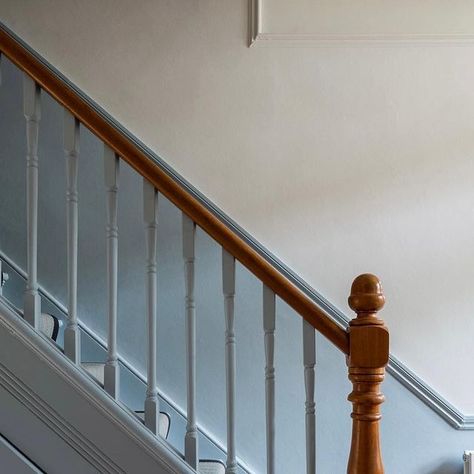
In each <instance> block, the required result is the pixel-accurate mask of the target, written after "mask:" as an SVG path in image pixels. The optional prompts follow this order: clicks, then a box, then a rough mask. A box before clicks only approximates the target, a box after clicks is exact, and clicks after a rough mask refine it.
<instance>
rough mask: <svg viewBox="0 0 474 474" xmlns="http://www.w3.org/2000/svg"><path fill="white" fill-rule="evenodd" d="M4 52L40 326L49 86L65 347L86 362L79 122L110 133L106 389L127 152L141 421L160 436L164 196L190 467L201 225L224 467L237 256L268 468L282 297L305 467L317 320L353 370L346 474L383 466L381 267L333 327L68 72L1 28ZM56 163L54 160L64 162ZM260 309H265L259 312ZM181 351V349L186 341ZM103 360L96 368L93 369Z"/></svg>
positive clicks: (311, 442) (114, 361)
mask: <svg viewBox="0 0 474 474" xmlns="http://www.w3.org/2000/svg"><path fill="white" fill-rule="evenodd" d="M0 52H2V53H3V54H5V55H6V56H8V57H9V58H10V59H11V60H12V61H13V62H14V63H15V64H16V65H17V66H18V67H20V69H22V70H23V71H24V97H23V100H24V115H25V118H26V131H27V133H26V141H27V157H26V169H27V237H28V238H27V245H28V256H27V285H26V290H25V300H24V315H25V319H26V320H27V321H28V322H29V323H31V325H32V326H33V327H34V328H35V329H36V330H39V320H40V315H41V300H40V295H39V292H38V278H37V256H38V239H37V233H38V230H37V229H38V193H39V189H38V168H39V166H41V157H39V158H38V134H39V126H40V115H41V114H40V111H41V106H40V100H41V91H42V89H44V90H46V91H47V92H48V93H49V94H50V95H51V96H52V97H53V98H55V99H56V100H57V101H58V102H59V103H60V104H61V105H62V106H64V108H65V112H64V150H65V159H66V165H67V192H66V197H65V201H66V206H67V287H68V298H67V300H68V305H67V313H68V314H67V317H68V322H67V327H66V337H65V342H64V344H65V346H64V353H65V355H66V356H67V357H69V358H70V359H71V361H73V363H75V364H77V365H78V367H81V366H82V364H81V354H80V350H79V347H80V340H79V326H78V314H77V297H78V295H77V276H78V275H77V273H78V265H77V262H78V206H79V204H78V188H77V181H78V172H79V171H78V170H79V135H80V129H81V127H83V126H86V127H88V128H89V129H90V130H91V131H92V132H93V133H94V134H95V135H96V136H97V137H98V138H99V139H101V140H102V141H103V142H104V155H103V162H104V177H105V182H104V202H105V207H106V209H107V219H106V222H105V223H104V224H105V233H104V234H105V235H104V238H105V240H106V244H107V245H106V252H107V268H106V273H107V296H106V297H107V315H108V338H107V361H106V363H105V367H103V380H101V377H100V373H99V372H100V371H99V372H98V376H97V378H98V379H99V381H100V382H101V383H103V386H104V389H105V391H106V392H107V393H108V394H109V395H110V396H111V397H112V398H113V399H114V400H117V401H118V399H119V373H120V368H119V360H118V348H117V325H118V321H117V312H118V311H117V309H118V284H117V282H118V252H119V229H118V224H117V212H118V193H119V168H120V164H121V161H122V160H124V161H126V162H127V163H128V164H130V165H131V166H132V167H133V168H134V169H135V170H136V171H137V172H138V173H139V174H140V175H141V176H142V177H143V219H144V232H143V238H144V241H145V242H146V250H145V255H144V259H143V272H144V274H146V313H147V314H146V316H147V321H148V326H147V332H148V352H147V390H146V396H145V400H144V423H145V426H146V427H147V428H149V430H150V431H151V432H152V433H153V434H154V435H156V436H162V434H161V432H160V430H159V418H160V409H159V401H158V390H157V384H158V383H159V377H158V375H159V374H157V360H156V358H157V331H159V328H158V327H157V272H158V271H159V268H158V266H157V230H158V225H159V219H158V218H159V216H158V199H159V195H160V194H163V195H164V196H166V197H167V198H168V199H169V200H170V201H171V202H173V203H174V204H175V205H176V206H177V207H178V208H179V209H180V210H181V211H182V214H183V222H182V229H183V235H182V239H183V242H182V243H183V262H184V272H183V277H184V281H185V288H186V292H185V295H183V297H184V303H185V305H184V308H185V314H184V317H185V321H186V360H187V365H186V371H187V374H186V380H187V384H186V385H187V407H186V408H187V426H186V433H185V439H184V446H185V452H184V458H185V460H186V461H187V463H188V464H189V466H190V467H192V468H193V469H197V470H202V469H205V467H204V464H203V465H202V467H201V462H200V459H199V446H198V430H197V421H196V420H197V416H196V414H197V406H196V385H197V383H199V381H198V380H197V377H196V324H197V322H198V321H197V315H196V308H195V297H194V281H195V272H194V263H195V258H196V255H195V235H196V227H197V226H199V227H200V228H201V229H202V230H204V231H205V232H207V233H208V234H209V235H210V236H211V237H212V238H213V239H214V240H215V241H217V243H219V244H220V245H221V246H222V290H223V301H222V303H223V315H224V316H225V324H226V328H225V334H223V335H222V337H223V339H224V340H225V379H226V412H227V413H226V420H225V423H226V426H227V445H226V450H227V462H226V468H225V471H226V473H227V474H236V473H237V471H238V463H237V447H238V444H237V439H236V418H237V409H236V385H237V383H238V380H237V372H236V350H237V340H236V335H235V330H234V327H235V312H234V299H235V294H236V291H238V288H236V278H235V269H236V261H239V262H240V263H241V264H243V265H244V266H246V267H247V268H248V269H249V270H250V271H251V272H252V273H253V274H254V275H255V276H256V277H257V278H258V279H259V280H260V281H261V283H262V290H263V294H262V346H263V345H264V347H265V370H263V367H262V384H263V383H264V384H265V393H266V396H265V399H266V429H265V427H262V437H263V436H265V437H266V456H267V472H268V473H269V474H274V473H275V472H276V471H277V466H276V457H275V437H276V435H277V433H276V424H275V416H276V402H275V384H276V383H277V380H276V379H275V362H274V352H275V332H276V326H277V325H276V298H277V297H279V298H281V299H282V300H284V301H285V302H286V303H287V304H288V305H289V306H291V307H292V308H293V309H294V310H295V311H296V312H297V313H298V314H299V315H300V316H301V324H302V341H301V350H302V352H303V362H304V366H303V367H301V377H302V379H303V378H304V384H305V392H306V402H305V407H301V415H302V416H301V419H302V420H303V418H305V425H306V446H305V448H306V472H307V473H308V474H314V473H315V472H316V416H315V398H314V395H315V364H316V346H315V329H316V330H318V331H319V332H321V333H322V334H323V335H324V336H326V337H327V338H328V339H329V340H330V341H331V342H332V343H333V344H334V345H335V346H336V347H338V348H339V349H340V350H341V352H342V354H341V357H343V356H344V357H347V363H348V367H349V379H350V380H351V382H352V383H353V391H352V393H351V394H350V395H349V400H350V401H351V402H352V404H353V413H352V418H353V431H352V444H351V451H350V454H349V461H348V472H349V473H351V474H381V473H383V464H382V458H381V449H380V440H379V422H380V419H381V414H380V405H381V403H382V402H383V401H384V398H383V395H382V394H381V393H380V385H381V383H382V381H383V379H384V372H385V365H386V364H387V362H388V330H387V329H386V327H385V326H384V323H383V321H382V320H381V319H380V318H379V317H378V315H377V313H378V311H379V310H380V309H381V308H382V307H383V305H384V295H383V293H382V288H381V284H380V282H379V280H378V279H377V277H375V276H374V275H370V274H365V275H361V276H359V277H357V278H356V279H355V281H354V283H353V285H352V289H351V296H350V298H349V304H350V306H351V308H352V309H353V310H354V311H355V312H356V313H357V317H356V318H355V319H354V320H352V321H351V322H350V327H349V330H348V331H346V330H345V329H343V328H341V327H340V326H339V325H337V324H336V323H335V322H334V321H333V320H332V319H331V317H330V316H328V314H327V313H326V312H325V311H324V310H323V309H321V308H320V307H319V306H318V305H316V304H315V303H314V302H313V301H312V300H310V299H309V298H308V297H307V296H306V295H305V294H304V293H303V292H302V291H301V290H300V289H299V288H298V287H296V285H294V283H292V282H291V281H290V280H289V279H288V278H287V277H286V276H285V275H284V274H283V273H282V272H281V271H280V270H279V269H277V268H276V267H274V266H272V265H270V264H269V262H268V261H267V260H265V259H264V258H263V257H262V256H261V255H260V254H259V253H258V252H257V251H256V250H255V249H254V248H252V247H251V246H250V245H249V244H248V243H247V242H246V241H245V240H244V239H243V238H242V237H241V236H239V235H238V234H237V233H236V232H235V231H234V230H232V229H231V228H229V227H227V226H226V225H225V224H224V223H223V222H222V221H220V220H219V218H218V217H217V216H216V215H214V214H212V213H211V212H210V211H209V209H207V208H206V207H205V206H203V204H202V203H201V202H199V201H198V200H197V199H196V197H195V196H193V195H192V194H191V193H190V192H189V191H188V190H187V189H185V188H184V187H182V186H181V185H180V183H178V182H176V181H175V180H174V179H173V178H172V177H171V176H170V175H169V174H168V173H167V172H166V170H164V169H162V168H161V167H160V165H159V163H157V162H154V161H153V160H152V159H151V158H150V157H149V156H147V155H145V154H144V153H143V151H142V150H141V149H140V148H138V147H137V146H136V145H135V144H134V143H133V142H131V141H130V140H129V139H128V138H127V137H126V136H125V135H124V134H123V133H121V132H120V130H118V129H117V128H114V127H113V126H112V125H111V124H110V123H109V122H107V120H105V119H104V118H103V117H102V116H101V115H100V114H99V113H98V112H97V111H96V110H95V109H93V108H92V107H91V106H90V105H88V104H87V103H86V101H85V100H84V99H83V98H82V97H81V96H80V95H78V94H77V93H76V92H75V91H74V90H73V89H72V88H71V87H70V86H69V85H68V84H67V83H66V82H65V81H63V80H61V79H60V78H59V77H58V76H57V75H55V74H54V73H53V72H51V70H49V69H48V68H47V67H46V66H45V65H44V63H42V62H40V61H39V60H38V58H37V57H35V56H34V55H33V54H32V53H31V52H30V51H29V50H28V49H26V48H25V47H24V46H23V45H22V44H20V43H19V42H18V41H17V40H16V39H15V38H14V37H12V35H10V34H9V33H8V32H7V31H6V30H4V29H1V28H0ZM58 166H59V164H58ZM259 312H260V310H259ZM183 349H184V348H183ZM96 369H97V367H96Z"/></svg>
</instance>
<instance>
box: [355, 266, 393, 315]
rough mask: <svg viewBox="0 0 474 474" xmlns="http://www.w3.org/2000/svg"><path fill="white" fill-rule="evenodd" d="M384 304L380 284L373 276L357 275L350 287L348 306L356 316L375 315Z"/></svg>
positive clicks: (366, 274)
mask: <svg viewBox="0 0 474 474" xmlns="http://www.w3.org/2000/svg"><path fill="white" fill-rule="evenodd" d="M384 304H385V296H384V294H383V290H382V283H380V280H379V279H378V277H376V276H375V275H372V274H370V273H364V274H363V275H359V276H358V277H357V278H356V279H355V280H354V282H353V283H352V287H351V295H350V296H349V306H350V307H351V309H352V310H354V311H355V312H356V313H357V314H360V313H362V314H366V313H377V312H378V311H380V310H381V309H382V308H383V305H384Z"/></svg>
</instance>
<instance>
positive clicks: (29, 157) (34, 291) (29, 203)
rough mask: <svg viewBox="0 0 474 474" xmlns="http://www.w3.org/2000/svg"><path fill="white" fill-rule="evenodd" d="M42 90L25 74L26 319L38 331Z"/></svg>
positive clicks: (39, 306) (39, 305) (39, 309)
mask: <svg viewBox="0 0 474 474" xmlns="http://www.w3.org/2000/svg"><path fill="white" fill-rule="evenodd" d="M40 98H41V89H40V87H39V85H38V84H36V83H35V81H33V79H31V78H30V77H29V76H28V75H27V74H24V75H23V110H24V114H25V118H26V142H27V152H26V225H27V262H26V267H27V273H28V278H27V281H26V290H25V308H24V314H25V319H26V320H27V321H28V322H29V323H30V324H31V325H33V326H34V327H35V328H37V329H38V327H39V319H40V314H41V299H40V295H39V293H38V273H37V268H38V267H37V259H38V253H37V251H38V133H39V122H40V118H41V109H40Z"/></svg>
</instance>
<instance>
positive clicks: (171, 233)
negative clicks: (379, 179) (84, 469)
mask: <svg viewBox="0 0 474 474" xmlns="http://www.w3.org/2000/svg"><path fill="white" fill-rule="evenodd" d="M3 66H4V67H3V76H4V81H3V86H2V87H1V88H0V249H1V250H2V251H3V252H5V253H6V254H7V255H9V257H10V258H12V259H13V260H14V261H16V262H17V263H18V264H19V265H20V266H22V267H24V266H25V170H24V166H25V165H24V162H25V159H24V154H25V144H24V120H23V117H22V105H21V75H20V74H19V72H18V71H17V70H15V68H13V67H12V66H11V64H9V63H8V61H4V65H3ZM61 135H62V111H61V109H60V107H59V106H57V104H55V103H54V102H53V101H52V100H51V99H50V98H48V97H46V95H45V96H44V99H43V118H42V124H41V132H40V228H39V249H40V258H39V279H40V282H41V284H42V285H43V286H44V287H45V288H47V289H48V290H49V291H50V292H51V293H52V294H53V295H55V296H56V297H57V298H58V299H59V300H60V301H63V302H64V301H65V299H66V285H65V275H66V265H65V256H66V250H65V248H66V247H65V203H64V201H65V198H64V194H65V165H64V158H63V152H62V138H61ZM101 154H102V150H101V145H100V143H99V142H98V141H97V140H96V139H95V138H94V137H92V136H91V135H90V134H89V133H84V135H83V137H82V139H81V163H80V179H79V192H80V204H79V205H80V222H79V226H80V230H79V241H80V248H79V252H80V258H79V315H80V318H81V319H83V320H84V321H85V322H86V323H87V324H88V325H89V326H90V327H91V328H92V329H94V330H95V331H96V332H97V333H98V334H100V335H101V336H105V328H106V325H105V316H104V315H105V238H104V219H105V203H104V192H103V182H102V181H103V172H102V162H101V159H100V158H101ZM189 159H192V157H191V156H190V157H189ZM223 179H225V177H223ZM121 183H122V185H121V194H120V215H119V227H120V250H119V252H120V282H119V284H120V311H119V350H120V352H122V353H123V354H124V355H125V356H126V357H127V359H128V360H129V362H130V363H132V364H133V365H134V366H136V367H137V368H138V369H140V370H142V371H144V368H145V317H144V270H143V268H144V253H143V252H144V235H143V230H142V229H143V225H142V220H141V215H142V211H141V179H140V178H139V177H138V176H137V175H135V173H134V172H132V170H131V169H130V168H128V167H127V166H123V167H122V175H121ZM159 229H160V230H159V233H160V235H159V326H158V328H159V331H158V335H159V348H158V366H159V373H158V380H159V386H160V388H161V389H162V390H163V391H164V392H165V393H167V394H168V395H169V396H170V397H171V398H172V399H173V400H174V401H175V402H176V403H177V404H178V405H181V406H183V407H184V406H185V378H184V374H185V372H184V370H185V359H184V316H183V314H184V313H183V295H184V282H183V274H182V261H181V249H180V239H181V229H180V214H179V212H178V211H177V210H176V209H175V208H174V207H173V206H172V205H171V204H170V203H169V202H168V201H166V200H164V199H162V200H161V202H160V227H159ZM270 250H271V249H270ZM197 256H198V260H197V288H196V295H197V314H198V409H199V412H198V413H199V415H198V418H199V422H200V423H201V424H202V425H203V426H204V427H205V428H207V429H208V430H209V431H211V432H212V433H213V434H214V435H215V436H216V437H217V438H218V439H221V440H225V425H224V423H223V421H224V416H225V404H224V400H225V395H224V394H225V385H224V357H223V355H224V337H223V334H224V318H223V312H222V298H221V283H220V260H219V259H220V249H219V248H218V246H217V245H216V244H215V243H213V242H212V241H211V240H210V239H209V238H208V237H206V236H205V235H204V234H203V233H202V232H198V239H197ZM237 288H238V294H237V300H236V316H237V320H236V332H237V344H238V358H237V367H238V374H237V376H238V406H237V412H238V441H237V443H238V454H239V455H240V456H241V457H242V458H243V459H244V461H246V462H247V463H248V464H249V465H250V466H251V467H253V468H255V471H256V472H264V417H263V410H264V385H263V366H264V354H263V346H262V342H263V335H262V329H261V325H262V323H261V299H260V296H261V286H260V283H259V282H258V281H256V280H255V278H254V277H253V276H252V275H250V274H249V273H248V272H247V271H246V270H245V269H243V268H242V267H239V268H238V274H237ZM388 297H390V295H388ZM276 361H277V413H278V414H277V430H278V431H277V432H278V439H277V443H278V467H279V469H278V472H279V473H285V474H286V473H302V472H304V467H303V460H304V450H303V449H304V448H303V447H304V444H303V440H304V425H303V420H304V418H303V403H304V390H303V378H302V354H301V322H300V318H299V317H297V316H295V315H294V314H293V312H292V311H291V310H290V309H289V308H288V307H286V305H284V304H282V303H279V305H278V318H277V353H276ZM463 363H464V361H460V364H459V365H460V366H462V365H463ZM317 370H318V372H317V374H318V375H317V377H318V378H317V392H316V395H317V403H318V405H317V416H318V434H317V435H318V465H319V472H320V473H323V474H326V473H342V472H344V470H345V464H346V459H347V453H348V446H349V438H350V418H349V412H350V407H349V404H348V402H347V401H346V397H347V394H348V393H349V391H350V386H349V383H348V381H347V376H346V368H345V361H344V358H343V357H342V355H341V354H340V353H339V352H338V351H337V350H336V349H334V348H333V347H332V346H330V345H329V344H328V343H326V342H325V341H324V340H323V339H322V338H321V337H318V369H317ZM384 393H385V394H386V397H387V403H386V404H385V405H384V407H383V413H384V420H383V430H382V437H383V447H384V448H383V450H384V457H385V463H386V472H387V473H388V474H391V473H393V474H435V473H436V474H460V473H461V472H462V452H463V450H464V449H471V448H473V447H474V432H459V431H455V430H454V429H453V428H451V427H450V426H448V425H447V424H446V423H445V422H444V421H443V420H441V419H440V418H439V417H438V416H437V415H435V414H434V413H433V412H432V411H431V410H430V409H428V408H427V407H426V406H424V405H423V404H422V403H421V402H420V401H419V400H418V399H416V398H415V397H414V396H413V395H412V394H411V393H409V392H408V391H407V390H406V389H404V388H403V387H402V386H401V385H400V384H399V383H398V382H396V381H395V380H394V379H393V378H391V377H387V382H386V383H385V385H384ZM137 403H138V402H137Z"/></svg>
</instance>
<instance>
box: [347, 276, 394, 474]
mask: <svg viewBox="0 0 474 474" xmlns="http://www.w3.org/2000/svg"><path fill="white" fill-rule="evenodd" d="M384 303H385V297H384V295H383V291H382V285H381V283H380V280H379V279H378V278H377V277H376V276H375V275H370V274H365V275H360V276H358V277H357V278H356V279H355V280H354V283H353V284H352V288H351V295H350V296H349V306H350V307H351V309H353V310H354V311H355V312H356V313H357V317H356V318H355V319H353V320H352V321H351V322H350V327H349V336H350V351H349V357H348V359H347V363H348V367H349V379H350V381H351V382H352V385H353V390H352V393H351V394H350V395H349V397H348V400H349V401H350V402H352V415H351V416H352V442H351V452H350V455H349V464H348V467H347V472H348V474H383V472H384V468H383V463H382V454H381V449H380V433H379V424H380V419H381V414H380V405H381V404H382V403H383V401H384V396H383V395H382V393H381V391H380V386H381V384H382V382H383V379H384V374H385V366H386V365H387V362H388V354H389V352H388V351H389V348H388V341H389V334H388V329H387V328H386V327H385V325H384V322H383V321H382V319H380V318H379V317H378V316H377V312H378V311H380V310H381V309H382V307H383V305H384Z"/></svg>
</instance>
